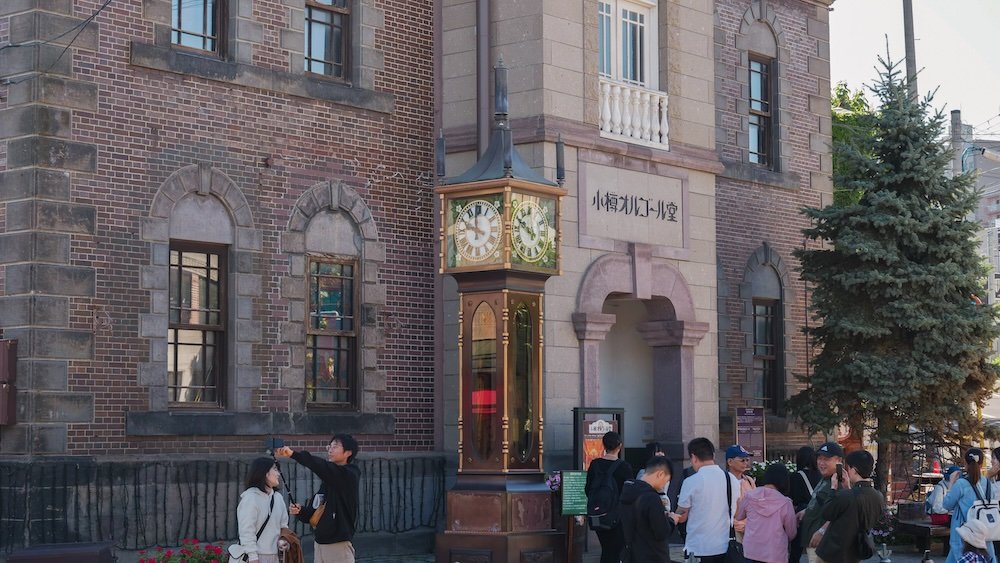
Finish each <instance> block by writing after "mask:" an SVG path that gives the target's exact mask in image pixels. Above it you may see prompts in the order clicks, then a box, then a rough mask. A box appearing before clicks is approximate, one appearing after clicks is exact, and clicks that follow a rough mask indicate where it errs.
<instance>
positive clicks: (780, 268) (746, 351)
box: [719, 242, 798, 416]
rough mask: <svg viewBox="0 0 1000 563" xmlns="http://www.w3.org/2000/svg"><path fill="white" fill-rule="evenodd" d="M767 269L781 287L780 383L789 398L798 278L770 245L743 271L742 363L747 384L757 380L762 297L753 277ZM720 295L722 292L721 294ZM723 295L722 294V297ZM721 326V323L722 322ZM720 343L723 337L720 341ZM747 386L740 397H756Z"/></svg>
mask: <svg viewBox="0 0 1000 563" xmlns="http://www.w3.org/2000/svg"><path fill="white" fill-rule="evenodd" d="M764 268H771V269H772V270H773V271H774V273H775V274H776V275H777V277H778V281H779V283H780V284H781V298H780V307H779V313H780V314H781V324H780V326H781V357H780V358H779V360H778V361H779V362H780V369H781V378H780V379H781V381H783V382H784V388H785V389H786V393H785V396H786V398H787V396H788V393H787V389H788V386H789V385H790V384H792V383H794V382H795V376H794V374H793V372H792V369H793V366H795V356H794V354H792V353H791V351H790V350H791V346H789V342H788V340H789V338H791V336H792V335H794V334H797V331H798V326H797V325H796V323H795V322H793V321H792V319H791V313H790V310H789V309H790V306H791V303H794V302H795V294H794V292H793V291H792V289H791V284H792V282H793V280H794V279H795V278H794V276H793V275H792V270H791V269H790V268H789V267H788V265H787V264H786V263H785V261H784V260H783V259H782V258H781V255H780V254H779V253H778V252H777V251H776V250H774V248H772V247H771V245H770V244H768V243H766V242H765V243H763V244H762V245H761V246H759V247H758V248H757V249H756V250H755V251H754V252H753V253H752V254H751V255H750V257H749V258H748V259H747V263H746V266H745V267H744V270H743V281H742V282H741V283H740V286H739V299H740V301H741V303H742V305H743V307H742V311H743V315H742V316H741V318H740V319H739V321H740V331H741V332H742V333H743V334H744V336H745V339H744V345H743V350H742V351H741V354H740V363H741V364H742V366H743V368H744V370H745V381H748V382H749V381H753V377H754V365H753V360H754V342H753V331H754V308H753V306H754V298H755V297H759V296H755V295H754V291H753V277H754V275H755V274H756V273H757V272H759V271H760V270H762V269H764ZM720 294H721V291H720ZM720 296H721V295H720ZM720 326H722V325H721V323H720ZM720 341H721V338H720ZM719 370H720V373H723V374H724V373H725V372H724V370H725V364H723V362H721V361H720V362H719ZM748 388H749V387H748V386H747V385H744V386H743V393H742V394H741V397H743V398H753V397H751V396H749V393H748V392H747V389H748ZM777 416H784V412H783V411H782V410H780V409H779V411H778V413H777Z"/></svg>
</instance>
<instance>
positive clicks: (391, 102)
mask: <svg viewBox="0 0 1000 563" xmlns="http://www.w3.org/2000/svg"><path fill="white" fill-rule="evenodd" d="M130 62H131V64H133V65H135V66H138V67H143V68H149V69H153V70H162V71H165V72H174V73H178V74H187V75H191V76H198V77H201V78H206V79H208V80H215V81H217V82H225V83H227V84H234V85H237V86H245V87H247V88H259V89H262V90H266V91H268V92H273V93H276V94H286V95H289V96H297V97H300V98H309V99H313V100H322V101H326V102H333V103H336V104H341V105H345V106H351V107H355V108H358V109H363V110H370V111H377V112H380V113H392V112H393V110H394V109H395V105H396V101H395V96H393V95H392V94H386V93H383V92H375V91H372V90H365V89H362V88H355V87H351V86H347V85H346V84H344V83H342V82H338V81H335V80H331V79H329V78H317V77H313V76H310V75H307V74H293V73H291V72H283V71H278V70H272V69H266V68H260V67H256V66H252V65H247V64H242V63H235V62H231V61H223V60H220V59H217V58H214V57H211V56H205V55H200V54H196V53H193V52H188V51H187V50H186V49H172V48H167V47H158V46H156V45H151V44H149V43H140V42H138V41H133V42H132V44H131V58H130Z"/></svg>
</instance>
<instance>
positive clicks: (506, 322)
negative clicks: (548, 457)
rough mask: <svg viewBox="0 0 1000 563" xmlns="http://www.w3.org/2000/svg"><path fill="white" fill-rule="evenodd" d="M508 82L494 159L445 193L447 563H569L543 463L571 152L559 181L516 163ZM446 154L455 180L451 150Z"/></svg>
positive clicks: (452, 182) (499, 106)
mask: <svg viewBox="0 0 1000 563" xmlns="http://www.w3.org/2000/svg"><path fill="white" fill-rule="evenodd" d="M506 72H507V69H506V68H505V67H504V66H503V62H502V61H501V62H500V63H499V64H498V66H497V68H496V93H495V99H494V102H495V103H494V107H495V114H494V126H493V131H492V134H491V138H490V144H489V147H488V149H487V150H486V152H485V153H484V154H483V156H482V157H481V158H480V159H479V161H478V162H477V163H476V164H475V165H474V166H473V167H472V168H471V169H469V170H468V171H467V172H465V173H464V174H462V175H461V176H458V177H455V178H451V179H446V180H443V181H442V182H441V183H440V185H439V186H438V188H437V189H436V193H437V195H438V198H439V205H440V213H441V223H440V224H441V231H440V248H441V253H440V273H442V274H447V275H451V276H453V277H454V278H455V280H456V282H457V285H458V292H459V327H460V328H459V343H458V354H459V358H458V359H459V362H458V363H459V385H458V399H459V401H458V417H459V418H458V477H457V480H456V483H455V486H454V487H453V488H452V489H451V490H450V491H448V494H447V502H446V521H447V525H446V527H445V531H444V532H442V533H441V534H439V535H438V538H437V546H436V552H437V553H436V559H437V561H438V562H441V563H444V562H447V563H455V562H457V563H485V562H496V563H499V562H508V561H525V560H530V561H538V562H539V563H541V562H544V561H557V560H561V559H562V557H563V555H562V553H563V543H564V541H563V540H564V536H563V535H562V534H561V533H558V532H556V531H555V530H554V529H553V528H552V509H551V506H552V505H551V498H550V497H551V493H550V492H549V490H548V488H547V487H546V486H545V484H544V470H543V458H542V456H543V452H544V448H543V440H542V436H543V434H542V431H543V427H544V421H545V419H544V416H543V410H544V409H543V406H544V385H543V374H544V370H543V347H544V340H543V323H544V315H543V310H544V307H543V298H544V288H545V281H546V280H547V279H548V278H549V277H550V276H552V275H558V274H559V260H560V257H559V245H560V241H561V233H560V230H559V225H560V207H559V206H560V199H561V197H562V196H563V195H565V194H566V190H565V189H563V188H562V187H561V184H562V180H563V177H564V173H563V166H562V143H561V142H559V143H558V144H557V153H558V156H557V169H558V171H557V177H558V180H559V181H558V182H552V181H550V180H547V179H546V178H545V177H543V176H542V175H540V174H538V173H537V172H535V171H534V170H532V169H531V168H530V167H528V165H527V164H526V163H525V162H524V161H523V160H522V159H521V157H520V156H519V155H518V154H517V152H516V151H515V150H514V146H513V141H512V138H511V130H510V123H509V121H508V114H507V87H506ZM438 153H439V154H438V158H439V167H438V173H439V175H440V176H444V173H443V164H442V163H443V158H444V154H443V153H444V147H443V139H441V140H439V147H438ZM526 558H527V559H526Z"/></svg>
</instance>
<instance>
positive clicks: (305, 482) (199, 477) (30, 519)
mask: <svg viewBox="0 0 1000 563" xmlns="http://www.w3.org/2000/svg"><path fill="white" fill-rule="evenodd" d="M357 463H358V465H359V466H360V469H361V475H362V478H361V490H360V504H361V506H360V507H359V508H360V511H359V516H358V533H372V532H387V533H402V532H408V531H412V530H417V529H421V528H423V529H431V530H433V529H436V528H437V525H438V521H439V519H440V518H441V516H442V515H443V513H444V496H445V495H444V493H445V476H444V474H445V464H444V459H443V458H440V457H410V458H405V459H384V458H378V459H360V460H358V461H357ZM248 467H249V460H233V461H182V462H173V461H148V462H101V463H96V462H95V463H76V462H65V461H64V462H32V463H20V462H0V553H9V552H10V551H12V550H14V549H17V548H20V547H26V546H31V545H38V544H44V543H66V542H92V541H112V542H114V544H115V546H116V547H117V548H119V549H126V550H136V549H147V548H149V547H153V546H157V545H161V546H173V545H179V544H180V543H181V540H182V539H195V538H196V539H198V540H201V541H202V542H206V541H208V542H214V541H228V540H232V539H234V538H236V536H237V529H236V505H237V504H238V502H239V495H240V493H241V492H243V490H244V485H243V482H244V480H245V478H246V474H247V470H248ZM281 470H282V473H283V474H284V477H285V479H286V482H287V483H288V489H290V491H289V490H286V491H283V493H284V494H285V495H286V498H287V495H288V493H289V492H290V493H291V494H292V495H293V496H294V498H295V500H296V501H299V502H305V501H307V500H308V499H309V497H310V496H311V495H312V493H313V492H314V491H316V489H318V488H319V481H318V479H316V478H315V476H314V475H313V474H312V473H311V472H310V471H309V470H308V469H305V468H303V467H302V466H300V465H298V464H296V463H294V462H291V461H282V462H281ZM291 527H292V528H293V529H294V530H295V531H296V532H297V533H298V534H299V535H300V536H304V537H307V536H310V535H312V530H311V529H310V528H309V526H308V525H303V524H301V523H298V522H296V523H294V524H293V525H292V526H291Z"/></svg>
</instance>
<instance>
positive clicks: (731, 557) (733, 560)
mask: <svg viewBox="0 0 1000 563" xmlns="http://www.w3.org/2000/svg"><path fill="white" fill-rule="evenodd" d="M722 475H723V477H725V478H726V504H727V505H729V546H728V547H727V548H726V563H746V558H745V557H743V544H741V543H740V542H738V541H736V528H734V527H733V518H734V517H735V514H733V482H732V481H731V480H730V479H729V472H728V471H726V470H725V469H723V470H722Z"/></svg>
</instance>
